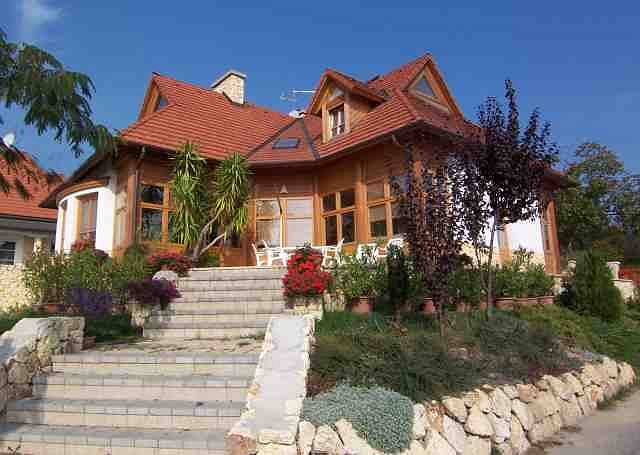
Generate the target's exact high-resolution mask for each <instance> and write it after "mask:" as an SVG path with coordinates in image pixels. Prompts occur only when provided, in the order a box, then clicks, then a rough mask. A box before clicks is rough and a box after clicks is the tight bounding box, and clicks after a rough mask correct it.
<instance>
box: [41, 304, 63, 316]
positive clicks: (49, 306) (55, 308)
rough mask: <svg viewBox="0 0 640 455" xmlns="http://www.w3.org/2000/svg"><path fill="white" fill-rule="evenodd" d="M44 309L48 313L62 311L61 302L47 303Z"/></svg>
mask: <svg viewBox="0 0 640 455" xmlns="http://www.w3.org/2000/svg"><path fill="white" fill-rule="evenodd" d="M44 310H45V311H46V312H47V313H48V314H55V313H58V312H59V311H60V304H59V303H45V305H44Z"/></svg>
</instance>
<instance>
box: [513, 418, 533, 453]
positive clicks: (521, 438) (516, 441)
mask: <svg viewBox="0 0 640 455" xmlns="http://www.w3.org/2000/svg"><path fill="white" fill-rule="evenodd" d="M510 426H511V437H510V438H509V441H508V443H509V445H510V446H511V448H512V449H513V452H514V453H515V454H523V453H525V452H526V451H527V450H529V449H530V448H531V443H530V442H529V440H528V439H527V435H526V434H525V431H524V428H522V425H521V424H520V421H519V420H518V419H517V418H516V417H515V416H512V417H511V425H510Z"/></svg>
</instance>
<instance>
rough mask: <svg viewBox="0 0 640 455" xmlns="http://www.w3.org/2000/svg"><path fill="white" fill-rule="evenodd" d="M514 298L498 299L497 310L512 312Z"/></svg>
mask: <svg viewBox="0 0 640 455" xmlns="http://www.w3.org/2000/svg"><path fill="white" fill-rule="evenodd" d="M513 300H514V299H513V297H500V298H498V299H496V308H497V309H499V310H510V309H512V308H513Z"/></svg>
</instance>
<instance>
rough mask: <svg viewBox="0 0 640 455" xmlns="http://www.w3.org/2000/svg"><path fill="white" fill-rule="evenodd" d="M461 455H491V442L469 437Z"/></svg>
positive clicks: (477, 437)
mask: <svg viewBox="0 0 640 455" xmlns="http://www.w3.org/2000/svg"><path fill="white" fill-rule="evenodd" d="M462 455H491V441H490V440H489V439H487V438H481V437H479V436H469V437H468V438H467V441H466V443H465V446H464V451H463V452H462Z"/></svg>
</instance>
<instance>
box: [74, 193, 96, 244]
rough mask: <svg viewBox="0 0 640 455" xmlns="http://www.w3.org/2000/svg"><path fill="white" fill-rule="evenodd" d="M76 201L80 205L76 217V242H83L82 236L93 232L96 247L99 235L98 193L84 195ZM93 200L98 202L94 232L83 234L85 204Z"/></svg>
mask: <svg viewBox="0 0 640 455" xmlns="http://www.w3.org/2000/svg"><path fill="white" fill-rule="evenodd" d="M76 199H77V203H78V213H77V216H76V241H78V240H82V238H81V236H82V234H86V233H87V232H93V236H94V240H93V242H94V245H95V241H96V240H97V238H96V237H97V235H98V192H97V191H94V192H91V193H87V194H83V195H81V196H77V197H76ZM91 200H95V202H96V210H95V219H94V220H93V226H94V230H93V231H87V232H82V231H81V230H82V216H83V204H84V203H86V201H91Z"/></svg>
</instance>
